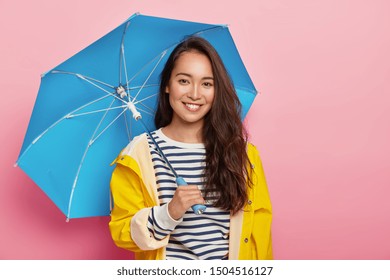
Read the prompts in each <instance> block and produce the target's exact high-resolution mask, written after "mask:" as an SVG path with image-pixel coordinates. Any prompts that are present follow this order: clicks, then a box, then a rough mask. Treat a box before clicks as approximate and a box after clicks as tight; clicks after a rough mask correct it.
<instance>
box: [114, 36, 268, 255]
mask: <svg viewBox="0 0 390 280" xmlns="http://www.w3.org/2000/svg"><path fill="white" fill-rule="evenodd" d="M240 110H241V105H240V102H239V99H238V97H237V95H236V92H235V89H234V87H233V85H232V82H231V80H230V79H229V76H228V74H227V71H226V69H225V67H224V65H223V62H222V60H221V59H220V57H219V55H218V54H217V52H216V51H215V49H214V48H213V47H212V46H211V45H210V44H209V43H208V42H207V41H206V40H204V39H202V38H199V37H190V38H188V39H186V40H185V41H183V42H182V43H180V44H179V45H178V46H177V47H176V48H175V49H174V51H173V52H172V54H171V55H170V57H169V58H168V61H167V63H166V65H165V67H164V70H163V72H162V73H161V83H160V93H159V103H158V109H157V112H156V115H155V124H156V127H157V130H156V131H154V132H153V133H151V134H152V136H153V137H154V139H155V140H156V141H157V143H158V145H159V146H160V148H161V149H162V150H163V152H164V154H165V155H166V157H167V159H168V161H169V162H170V163H171V165H172V166H173V168H174V169H175V170H176V172H177V173H178V174H179V175H180V176H181V177H183V178H184V179H185V180H186V181H187V183H188V186H177V185H176V183H175V177H174V175H173V173H172V171H171V170H170V169H169V168H168V167H167V165H166V163H165V161H164V159H163V158H162V157H161V155H160V153H159V152H158V151H157V150H156V147H155V145H154V144H153V141H151V138H150V136H149V135H147V134H143V135H140V136H138V137H135V138H134V139H133V140H132V141H131V143H130V144H129V145H128V146H127V147H126V148H125V149H124V150H123V151H122V152H121V154H120V155H119V156H118V158H117V160H116V161H115V162H116V164H117V165H116V168H115V170H114V172H113V175H112V180H111V190H112V194H113V199H114V207H113V210H112V213H111V221H110V224H109V226H110V230H111V234H112V238H113V240H114V242H115V243H116V244H117V246H119V247H121V248H125V249H128V250H130V251H133V252H135V258H136V259H150V260H158V259H272V243H271V219H272V211H271V202H270V198H269V194H268V190H267V185H266V182H265V178H264V174H263V170H262V165H261V161H260V158H259V156H258V152H257V150H256V148H255V147H254V146H253V145H251V144H250V143H248V142H247V135H246V132H245V129H244V127H243V125H242V122H241V119H240ZM194 204H205V205H206V206H207V209H206V211H205V212H204V213H203V214H202V215H196V214H195V213H194V211H193V210H192V209H191V206H193V205H194Z"/></svg>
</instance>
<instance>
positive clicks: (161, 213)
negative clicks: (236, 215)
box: [148, 129, 230, 260]
mask: <svg viewBox="0 0 390 280" xmlns="http://www.w3.org/2000/svg"><path fill="white" fill-rule="evenodd" d="M152 135H153V137H154V139H155V140H156V142H157V144H158V145H159V147H160V148H161V150H162V151H163V152H164V154H165V156H166V157H167V158H168V160H169V162H170V163H171V165H172V166H173V168H174V169H175V170H176V172H177V173H178V175H179V176H181V177H183V178H184V179H185V180H186V182H187V183H188V184H191V185H197V186H198V187H199V189H200V190H203V188H204V167H205V156H206V153H205V147H204V145H203V144H189V143H182V142H177V141H174V140H172V139H170V138H168V137H167V136H165V135H164V134H163V133H162V131H161V129H159V130H157V131H154V132H153V133H152ZM148 142H149V149H150V153H151V156H152V161H153V166H154V170H155V174H156V180H157V182H156V183H157V191H158V195H159V200H160V206H155V207H153V208H152V211H151V212H150V214H149V219H148V230H149V232H150V234H151V235H152V236H153V237H154V238H155V239H157V240H161V239H163V238H164V237H166V236H167V235H170V239H169V243H168V245H167V247H166V258H167V259H200V260H206V259H207V260H211V259H226V258H227V254H228V250H229V245H228V244H229V224H230V213H229V211H224V210H221V209H219V208H216V207H213V206H212V203H213V201H206V206H207V209H206V211H205V212H204V213H203V214H202V215H196V214H195V213H194V212H193V210H192V209H191V208H190V209H188V210H187V212H186V213H185V214H184V216H183V217H182V218H181V219H180V220H174V219H172V218H171V217H170V216H169V213H168V204H167V203H168V202H169V201H170V200H171V199H172V197H173V195H174V193H175V190H176V187H177V185H176V183H175V176H174V174H173V172H172V171H171V170H170V169H169V168H168V166H167V164H166V163H165V162H164V160H163V158H162V157H161V156H160V154H159V153H158V152H157V149H156V147H155V145H154V144H153V142H152V140H151V139H150V138H149V137H148Z"/></svg>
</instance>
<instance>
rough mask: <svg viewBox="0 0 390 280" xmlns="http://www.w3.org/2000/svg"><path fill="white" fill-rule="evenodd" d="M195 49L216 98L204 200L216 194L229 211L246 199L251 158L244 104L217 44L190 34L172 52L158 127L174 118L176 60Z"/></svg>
mask: <svg viewBox="0 0 390 280" xmlns="http://www.w3.org/2000/svg"><path fill="white" fill-rule="evenodd" d="M190 51H195V52H199V53H201V54H204V55H206V56H207V57H208V58H209V60H210V62H211V66H212V71H213V76H214V101H213V104H212V107H211V110H210V111H209V112H208V113H207V114H206V116H205V120H204V127H203V135H202V136H203V141H204V145H205V148H206V167H205V174H204V175H205V178H206V179H205V180H206V182H205V183H206V184H205V199H206V200H207V199H211V197H216V200H215V203H214V206H215V207H220V208H222V209H224V210H230V211H232V213H233V214H235V213H236V212H238V211H239V210H240V209H242V208H243V207H244V205H245V203H246V200H247V186H248V185H247V180H248V183H249V184H250V183H251V181H250V176H248V168H247V167H248V164H249V159H248V155H247V152H246V145H247V138H248V136H247V132H246V130H245V127H244V126H243V124H242V122H241V118H240V115H241V103H240V101H239V99H238V96H237V93H236V91H235V88H234V86H233V82H232V81H231V79H230V77H229V75H228V73H227V71H226V69H225V66H224V64H223V62H222V60H221V58H220V56H219V55H218V53H217V51H216V50H215V49H214V47H213V46H212V45H211V44H210V43H209V42H208V41H207V40H205V39H203V38H200V37H195V36H192V37H189V38H187V39H186V40H184V41H183V42H181V43H180V44H178V45H177V46H176V48H175V49H174V50H173V51H172V53H171V55H170V56H169V58H168V60H167V62H166V64H165V67H164V69H163V71H162V73H161V77H160V79H161V80H160V92H159V101H158V108H157V111H156V115H155V119H154V121H155V125H156V128H161V127H164V126H167V125H168V124H170V123H171V121H172V116H173V109H172V107H171V106H170V104H169V95H168V94H167V93H166V92H165V89H166V86H167V85H168V84H169V80H170V78H171V73H172V71H173V69H174V67H175V62H176V60H177V59H178V58H179V57H180V55H181V54H182V53H184V52H190Z"/></svg>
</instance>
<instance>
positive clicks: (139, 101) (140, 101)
mask: <svg viewBox="0 0 390 280" xmlns="http://www.w3.org/2000/svg"><path fill="white" fill-rule="evenodd" d="M157 95H158V93H155V94H152V95H149V96H148V97H145V98H144V99H142V100H138V101H137V102H135V103H134V105H137V104H140V105H142V106H144V107H145V108H146V109H148V110H149V112H152V113H153V114H154V113H155V111H154V110H153V109H152V108H150V107H149V106H147V105H145V104H144V103H142V102H143V101H145V100H147V99H150V98H153V97H155V96H157ZM138 108H139V106H138Z"/></svg>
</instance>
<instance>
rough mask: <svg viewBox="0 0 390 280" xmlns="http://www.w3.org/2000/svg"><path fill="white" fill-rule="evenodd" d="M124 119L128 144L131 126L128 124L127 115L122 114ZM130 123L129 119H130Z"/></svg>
mask: <svg viewBox="0 0 390 280" xmlns="http://www.w3.org/2000/svg"><path fill="white" fill-rule="evenodd" d="M124 117H125V125H126V132H127V138H128V139H129V142H130V141H131V125H129V124H128V120H127V115H126V114H124ZM130 121H131V118H130Z"/></svg>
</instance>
